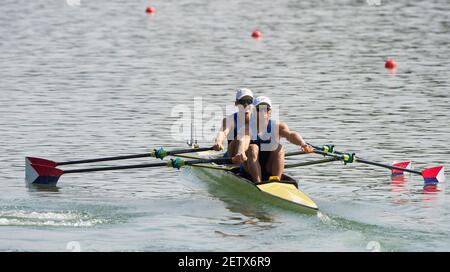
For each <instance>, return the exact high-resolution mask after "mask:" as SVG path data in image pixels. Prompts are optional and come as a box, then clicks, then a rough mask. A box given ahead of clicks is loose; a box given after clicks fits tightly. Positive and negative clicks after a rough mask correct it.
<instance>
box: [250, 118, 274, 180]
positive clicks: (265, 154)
mask: <svg viewBox="0 0 450 272" xmlns="http://www.w3.org/2000/svg"><path fill="white" fill-rule="evenodd" d="M275 127H276V122H275V121H273V120H272V119H269V122H268V124H267V128H266V131H264V132H263V134H262V135H263V136H264V137H261V136H260V134H258V133H256V135H257V136H256V139H254V140H253V138H254V137H252V140H251V141H250V144H256V145H257V146H258V149H259V154H258V161H259V164H260V165H261V174H262V180H268V179H269V177H270V176H271V173H269V172H267V170H266V164H267V161H268V160H269V156H270V153H271V151H272V150H271V148H269V147H267V146H263V145H269V144H271V141H272V128H275ZM252 131H255V130H252Z"/></svg>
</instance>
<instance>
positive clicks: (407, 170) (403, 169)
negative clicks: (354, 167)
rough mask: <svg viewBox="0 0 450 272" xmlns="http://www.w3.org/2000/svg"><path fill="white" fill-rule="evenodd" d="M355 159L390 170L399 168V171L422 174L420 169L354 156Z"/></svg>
mask: <svg viewBox="0 0 450 272" xmlns="http://www.w3.org/2000/svg"><path fill="white" fill-rule="evenodd" d="M356 161H357V162H361V163H365V164H370V165H374V166H380V167H384V168H387V169H391V170H393V169H395V170H401V171H404V172H409V173H413V174H417V175H422V172H420V171H415V170H411V169H408V168H402V167H397V166H392V165H387V164H383V163H378V162H373V161H368V160H365V159H361V158H358V157H356Z"/></svg>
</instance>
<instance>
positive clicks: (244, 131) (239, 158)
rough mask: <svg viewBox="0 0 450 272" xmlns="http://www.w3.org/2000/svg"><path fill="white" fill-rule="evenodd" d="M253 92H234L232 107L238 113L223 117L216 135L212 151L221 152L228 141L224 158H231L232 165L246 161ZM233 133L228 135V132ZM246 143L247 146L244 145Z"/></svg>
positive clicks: (243, 89)
mask: <svg viewBox="0 0 450 272" xmlns="http://www.w3.org/2000/svg"><path fill="white" fill-rule="evenodd" d="M252 104H253V92H252V91H251V90H250V89H247V88H240V89H237V90H236V100H235V102H234V105H235V106H237V107H238V111H237V112H235V113H233V114H231V115H229V116H227V117H225V118H224V119H223V120H222V126H221V128H220V131H219V132H218V134H217V137H216V139H215V142H214V146H213V149H214V150H216V151H220V150H223V149H224V147H223V144H224V141H225V139H228V150H227V153H226V155H225V156H227V157H230V158H232V161H233V162H234V163H238V164H239V163H242V162H243V161H246V160H247V156H246V154H245V151H246V150H247V149H248V143H249V141H250V132H249V120H250V115H251V112H252ZM231 131H232V132H233V133H232V134H231V135H230V132H231ZM245 143H247V144H245Z"/></svg>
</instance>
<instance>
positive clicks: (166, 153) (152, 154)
mask: <svg viewBox="0 0 450 272" xmlns="http://www.w3.org/2000/svg"><path fill="white" fill-rule="evenodd" d="M212 149H213V148H212V147H201V148H189V149H180V150H171V151H166V150H164V149H163V148H159V149H155V150H153V151H151V152H147V153H143V154H135V155H124V156H115V157H104V158H97V159H86V160H76V161H66V162H57V163H56V165H69V164H82V163H92V162H103V161H117V160H127V159H137V158H145V157H156V158H159V159H163V158H164V157H166V156H171V155H176V154H183V153H190V152H201V151H208V150H212Z"/></svg>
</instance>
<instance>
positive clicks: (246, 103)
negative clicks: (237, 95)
mask: <svg viewBox="0 0 450 272" xmlns="http://www.w3.org/2000/svg"><path fill="white" fill-rule="evenodd" d="M238 103H239V104H241V105H250V104H253V99H239V101H238Z"/></svg>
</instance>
